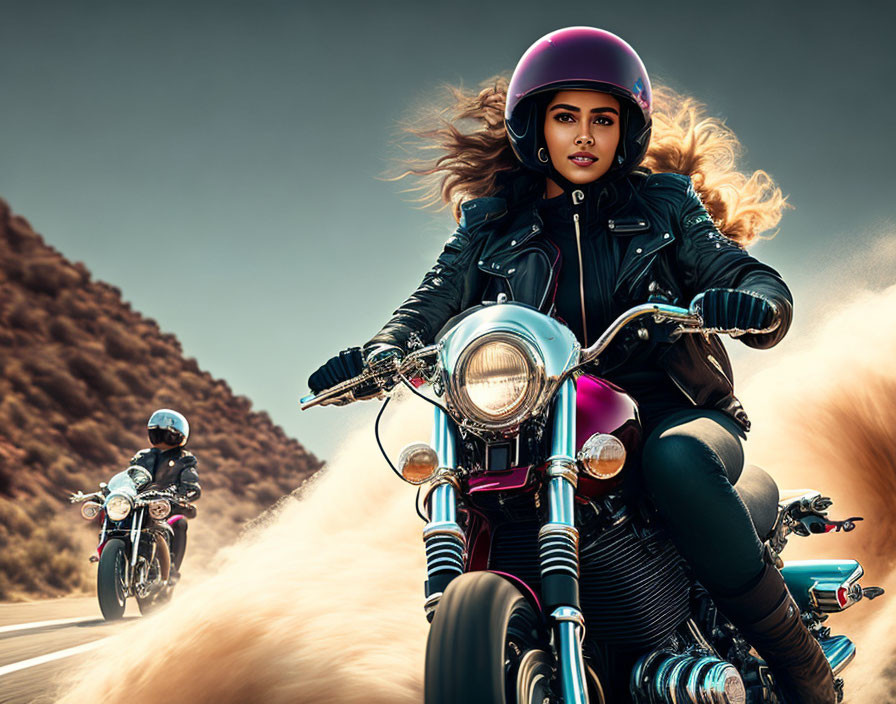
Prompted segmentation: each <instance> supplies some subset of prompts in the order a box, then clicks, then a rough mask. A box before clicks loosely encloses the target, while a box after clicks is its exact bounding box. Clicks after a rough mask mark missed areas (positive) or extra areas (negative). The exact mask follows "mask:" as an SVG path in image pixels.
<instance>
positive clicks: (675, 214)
mask: <svg viewBox="0 0 896 704" xmlns="http://www.w3.org/2000/svg"><path fill="white" fill-rule="evenodd" d="M543 188H544V181H543V179H541V180H539V179H537V178H533V177H531V176H528V175H527V173H522V174H517V175H516V176H515V177H513V178H510V179H506V180H505V182H504V184H503V185H502V187H501V189H500V190H499V192H498V194H497V195H496V196H495V197H487V198H477V199H475V200H471V201H468V202H466V203H464V204H463V205H462V207H461V210H462V218H461V222H460V225H459V227H458V228H457V230H456V231H455V232H454V234H453V235H452V236H451V237H450V238H449V239H448V241H447V242H446V243H445V247H444V249H443V251H442V253H441V255H440V256H439V258H438V261H437V262H436V264H435V266H434V267H433V268H432V269H431V270H430V271H429V272H428V273H427V274H426V276H424V278H423V282H422V283H421V284H420V286H419V287H418V288H417V290H416V291H415V292H414V293H413V294H412V295H411V296H410V297H409V298H408V299H407V300H406V301H405V302H404V303H403V304H402V305H401V307H400V308H398V310H396V311H395V313H394V315H393V316H392V318H391V319H390V320H389V321H388V322H387V323H386V325H385V326H384V327H383V329H382V330H381V331H380V332H379V333H377V334H376V335H375V336H374V337H373V338H372V340H371V341H370V342H369V343H368V344H376V343H386V344H394V345H397V346H399V347H401V348H403V349H405V350H408V349H409V348H411V347H413V346H415V345H418V344H428V343H430V342H432V341H433V340H434V339H435V337H436V334H437V333H438V331H439V330H440V329H441V328H442V327H443V326H444V324H445V323H446V322H447V321H448V320H449V319H450V318H452V317H453V316H454V315H457V314H458V313H460V312H462V311H464V310H466V309H467V308H469V307H471V306H474V305H477V304H479V303H481V302H483V301H489V300H491V301H494V300H495V299H496V298H497V296H498V294H499V293H504V294H506V295H507V297H508V299H509V300H514V301H519V302H522V303H526V304H529V305H532V306H535V307H537V308H539V309H540V310H541V311H542V312H544V313H547V314H549V315H550V314H553V313H554V309H553V304H554V300H553V297H554V293H555V291H556V283H557V276H558V273H559V270H560V265H561V258H560V252H559V249H558V248H557V247H556V246H555V245H554V244H553V242H551V241H550V239H549V238H548V237H546V236H545V233H544V231H543V230H544V223H543V222H542V220H541V217H540V216H539V214H538V208H537V206H538V202H539V200H540V199H541V197H542V194H543ZM581 191H582V195H583V196H584V198H583V199H578V198H577V199H576V200H579V201H580V202H579V203H577V205H576V208H577V211H578V212H580V213H581V217H582V219H583V221H585V222H587V223H589V224H590V226H589V228H588V233H589V236H609V237H616V238H623V239H624V242H622V243H621V244H623V245H624V246H620V247H617V248H615V249H616V251H618V253H619V259H620V260H619V261H617V262H615V267H613V270H614V271H615V272H616V274H615V281H614V282H612V285H611V286H604V287H602V288H603V289H604V290H605V291H607V293H608V294H609V295H610V296H611V300H610V301H608V302H607V308H608V310H613V311H616V312H621V311H623V310H625V309H627V308H630V307H632V306H635V305H638V304H641V303H645V302H647V301H648V300H661V301H664V302H668V303H672V304H674V305H679V306H683V307H687V305H688V304H689V302H690V301H691V300H692V299H693V297H694V296H695V295H696V294H698V293H701V292H703V291H705V290H707V289H710V288H734V289H740V290H747V291H751V292H754V293H758V294H760V295H762V296H764V297H766V298H767V299H769V300H770V301H772V302H773V303H774V305H775V306H776V307H777V309H778V311H779V313H780V317H781V321H780V325H779V326H778V328H777V329H776V330H775V331H774V332H772V333H769V334H766V335H761V336H760V335H744V336H742V337H741V338H740V339H741V340H742V341H743V342H745V343H746V344H747V345H750V346H751V347H758V348H767V347H771V346H773V345H775V344H776V343H777V342H778V341H780V340H781V338H783V337H784V335H785V334H786V333H787V330H788V328H789V327H790V323H791V320H792V315H793V299H792V297H791V294H790V291H789V289H788V288H787V285H786V284H785V283H784V281H783V280H782V279H781V277H780V275H779V274H778V273H777V272H776V271H775V270H774V269H772V268H771V267H769V266H766V265H765V264H763V263H761V262H759V261H758V260H757V259H755V258H754V257H752V256H751V255H749V254H748V253H747V252H746V251H745V250H744V249H742V248H741V247H740V246H739V245H737V244H736V243H735V242H734V241H732V240H730V239H728V238H727V237H725V236H724V235H722V234H721V233H720V232H719V231H718V230H717V229H716V227H715V225H714V224H713V222H712V218H711V217H710V216H709V214H708V213H707V212H706V209H705V208H704V207H703V204H702V203H701V202H700V198H699V196H698V195H697V193H696V191H695V190H694V188H693V185H692V184H691V180H690V178H689V177H687V176H682V175H679V174H666V173H663V174H651V173H649V172H646V171H642V170H638V171H635V172H633V173H632V174H630V175H628V176H626V177H625V178H623V179H621V180H618V181H616V182H613V183H610V184H607V185H602V184H591V185H590V186H587V187H583V188H582V189H581ZM586 286H587V283H586ZM629 327H630V328H631V327H633V326H629ZM644 327H647V330H646V332H641V333H640V337H639V335H638V330H636V329H630V330H628V331H626V334H624V335H621V336H620V337H619V338H617V342H616V343H614V346H613V348H614V349H612V350H611V354H610V358H611V359H613V360H615V362H612V363H611V364H615V365H616V366H618V365H619V364H622V363H624V360H625V359H627V358H628V357H629V355H630V354H631V352H632V351H633V350H634V349H635V347H636V346H637V345H639V344H642V345H643V344H644V343H643V339H644V337H645V336H647V337H648V339H649V340H650V342H651V344H652V345H653V346H654V353H653V354H652V355H651V356H650V359H651V360H652V361H651V362H650V363H651V364H656V365H657V366H658V367H659V368H660V369H662V370H664V371H665V373H666V374H668V376H669V378H670V379H671V380H672V381H673V382H674V384H675V386H677V387H678V388H679V389H680V390H681V391H682V393H683V394H684V396H686V397H687V398H688V399H689V400H690V402H691V403H693V404H694V405H696V406H700V407H706V408H718V409H721V410H723V411H725V412H727V413H729V414H730V415H731V416H733V417H734V418H735V419H736V420H738V421H739V422H740V423H741V425H742V426H743V427H744V428H745V429H748V428H749V421H748V420H747V418H746V414H745V413H744V411H743V408H742V407H741V405H740V403H739V402H738V401H737V399H736V398H735V397H734V395H733V374H732V370H731V364H730V361H729V359H728V355H727V353H726V351H725V348H724V347H723V345H722V343H721V342H720V341H719V339H718V337H717V336H715V335H711V336H709V338H708V339H706V338H705V337H704V336H702V335H682V336H680V337H679V338H677V339H675V340H674V341H671V340H670V339H669V337H668V330H664V329H662V328H660V327H659V326H644ZM591 341H593V340H591ZM607 371H608V368H607V367H606V366H605V364H604V362H603V361H602V362H601V367H600V373H601V375H605V374H606V373H607Z"/></svg>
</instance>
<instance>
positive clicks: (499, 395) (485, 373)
mask: <svg viewBox="0 0 896 704" xmlns="http://www.w3.org/2000/svg"><path fill="white" fill-rule="evenodd" d="M543 379H544V374H543V364H542V363H541V360H540V359H539V358H538V356H537V353H536V352H535V350H533V349H532V348H531V346H530V345H528V344H527V343H526V341H525V340H524V339H522V338H521V337H519V336H517V335H513V334H509V333H492V334H489V335H485V336H483V337H481V338H479V339H478V340H476V341H475V342H473V343H472V344H470V345H469V346H468V347H467V349H465V350H464V351H463V352H462V353H461V354H460V357H459V358H458V362H457V367H456V370H455V373H454V376H453V378H452V386H453V391H454V393H453V394H452V395H453V397H454V400H455V401H456V402H457V405H458V407H459V408H460V410H461V412H463V413H464V414H465V415H467V416H469V417H470V418H472V419H473V420H477V421H479V422H480V423H482V424H483V425H485V426H486V427H489V428H495V429H499V428H506V427H509V426H512V425H515V424H516V423H518V422H520V421H522V420H523V419H525V417H526V415H527V414H528V413H529V412H530V411H531V409H532V407H533V405H534V404H535V402H536V400H537V399H538V395H539V393H540V392H541V389H542V385H543Z"/></svg>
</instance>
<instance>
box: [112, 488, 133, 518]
mask: <svg viewBox="0 0 896 704" xmlns="http://www.w3.org/2000/svg"><path fill="white" fill-rule="evenodd" d="M130 512H131V500H130V499H129V498H128V497H127V496H124V495H123V494H110V495H109V498H107V499H106V515H107V516H108V517H109V520H110V521H123V520H124V519H125V518H127V517H128V514H129V513H130Z"/></svg>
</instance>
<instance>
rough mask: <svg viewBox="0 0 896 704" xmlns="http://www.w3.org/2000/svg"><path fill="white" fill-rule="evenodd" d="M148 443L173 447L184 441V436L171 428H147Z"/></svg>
mask: <svg viewBox="0 0 896 704" xmlns="http://www.w3.org/2000/svg"><path fill="white" fill-rule="evenodd" d="M149 441H150V442H151V443H152V444H153V445H173V446H174V447H177V446H178V445H180V444H181V443H182V442H183V441H184V434H183V433H181V432H178V431H177V430H174V429H172V428H149Z"/></svg>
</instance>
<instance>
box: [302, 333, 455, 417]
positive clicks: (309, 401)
mask: <svg viewBox="0 0 896 704" xmlns="http://www.w3.org/2000/svg"><path fill="white" fill-rule="evenodd" d="M438 349H439V348H438V345H429V346H428V347H423V348H421V349H419V350H414V351H413V352H411V353H409V354H408V355H407V356H406V357H404V358H403V359H401V360H400V361H399V360H398V358H396V357H386V358H384V359H380V360H376V361H374V362H371V363H370V364H368V365H367V366H366V367H365V368H364V371H362V372H361V373H360V374H359V375H358V376H356V377H352V378H351V379H346V380H345V381H342V382H340V383H338V384H336V386H331V387H330V388H329V389H324V390H323V391H321V392H320V393H319V394H317V395H315V394H310V395H308V396H305V397H303V398H301V399H299V403H300V404H302V410H303V411H305V410H308V409H309V408H314V406H331V405H333V406H344V405H345V404H347V403H352V402H353V401H361V400H366V399H371V398H379V397H381V396H382V395H383V394H384V393H385V392H386V391H387V390H389V389H391V388H392V387H393V386H395V384H396V382H397V381H398V379H399V378H400V377H407V376H408V375H409V374H413V373H415V372H416V373H420V374H423V375H424V376H425V375H428V374H429V373H430V372H431V370H432V367H433V364H434V362H435V357H436V354H437V353H438ZM430 358H431V359H430ZM364 387H369V388H371V389H375V391H373V393H370V394H367V395H364V396H355V395H354V394H353V393H352V392H353V391H354V390H355V389H360V388H364Z"/></svg>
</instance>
